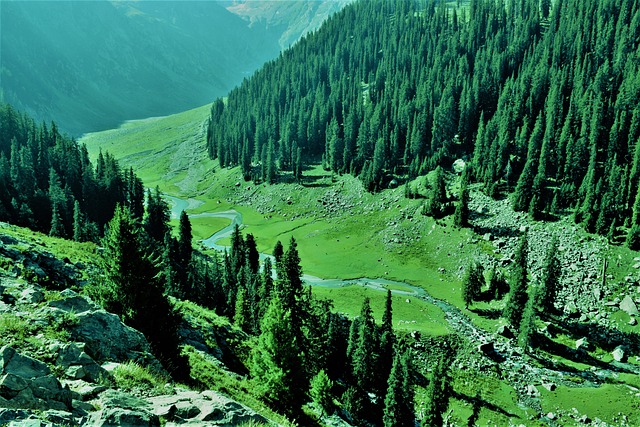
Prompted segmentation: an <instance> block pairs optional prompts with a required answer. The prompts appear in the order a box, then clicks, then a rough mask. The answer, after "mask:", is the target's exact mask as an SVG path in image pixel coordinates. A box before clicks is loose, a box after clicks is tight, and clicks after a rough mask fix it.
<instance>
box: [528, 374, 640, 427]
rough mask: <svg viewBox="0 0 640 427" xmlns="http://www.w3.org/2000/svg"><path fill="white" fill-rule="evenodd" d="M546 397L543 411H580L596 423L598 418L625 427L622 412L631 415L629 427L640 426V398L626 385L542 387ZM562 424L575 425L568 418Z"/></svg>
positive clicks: (543, 398) (628, 421)
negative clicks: (573, 409)
mask: <svg viewBox="0 0 640 427" xmlns="http://www.w3.org/2000/svg"><path fill="white" fill-rule="evenodd" d="M538 389H539V390H540V393H541V396H542V409H543V412H544V413H545V414H546V413H547V412H556V413H557V412H558V411H562V410H564V411H567V410H570V409H571V408H576V409H577V410H578V412H579V413H580V414H586V415H587V416H588V417H589V418H591V419H592V420H594V419H595V418H596V417H597V418H600V419H601V420H602V421H605V422H607V423H609V424H610V425H621V424H622V422H621V421H622V420H621V419H620V417H619V415H618V414H619V413H622V414H625V415H626V416H627V424H626V425H635V426H637V425H640V397H638V396H636V394H637V393H638V391H637V390H636V391H633V390H631V389H629V388H628V387H627V386H625V385H613V384H604V385H602V386H600V387H578V388H569V387H565V386H560V387H558V388H557V389H556V390H554V391H548V390H546V389H545V388H543V387H539V388H538ZM560 421H562V422H564V423H569V424H571V419H569V418H568V417H564V418H563V419H561V420H560Z"/></svg>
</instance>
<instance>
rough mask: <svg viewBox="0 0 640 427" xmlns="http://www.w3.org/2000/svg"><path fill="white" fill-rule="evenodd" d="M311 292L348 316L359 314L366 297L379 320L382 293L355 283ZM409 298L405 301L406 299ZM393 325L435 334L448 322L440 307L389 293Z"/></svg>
mask: <svg viewBox="0 0 640 427" xmlns="http://www.w3.org/2000/svg"><path fill="white" fill-rule="evenodd" d="M313 294H314V295H315V296H317V297H319V298H326V299H329V300H331V301H333V304H334V307H335V309H336V311H339V312H342V313H345V314H346V315H348V316H349V317H352V318H353V317H356V316H358V315H360V307H362V301H364V299H365V298H366V297H369V299H370V300H371V309H372V310H373V315H374V317H375V318H376V320H377V321H378V322H379V323H380V322H381V321H382V313H384V306H385V302H386V294H385V293H384V292H380V291H377V290H374V289H368V288H365V287H363V286H359V285H351V286H345V287H343V288H335V289H331V288H322V287H314V288H313ZM407 301H409V302H407ZM392 302H393V304H392V307H393V327H394V328H395V329H396V330H399V331H404V332H411V331H418V332H420V333H422V334H423V335H429V336H438V335H446V334H449V333H450V331H449V328H448V327H447V325H448V323H447V321H446V320H445V318H444V314H443V312H442V310H440V309H439V308H437V307H435V306H434V305H432V304H428V303H426V302H425V301H423V300H421V299H419V298H415V297H408V296H400V295H392Z"/></svg>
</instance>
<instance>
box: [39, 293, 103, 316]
mask: <svg viewBox="0 0 640 427" xmlns="http://www.w3.org/2000/svg"><path fill="white" fill-rule="evenodd" d="M60 296H61V297H62V299H59V300H56V301H51V302H49V307H53V308H57V309H59V310H62V311H66V312H73V313H76V314H79V313H84V312H86V311H95V310H98V309H99V307H98V306H97V305H95V304H94V303H92V302H89V301H88V300H87V299H86V298H84V297H82V296H80V295H79V294H78V293H77V292H74V291H72V290H71V289H65V290H64V291H62V292H60Z"/></svg>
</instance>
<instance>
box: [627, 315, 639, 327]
mask: <svg viewBox="0 0 640 427" xmlns="http://www.w3.org/2000/svg"><path fill="white" fill-rule="evenodd" d="M637 324H638V319H636V318H635V317H632V318H631V319H629V325H631V326H636V325H637Z"/></svg>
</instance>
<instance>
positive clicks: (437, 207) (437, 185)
mask: <svg viewBox="0 0 640 427" xmlns="http://www.w3.org/2000/svg"><path fill="white" fill-rule="evenodd" d="M447 209H448V206H447V190H446V185H445V181H444V172H443V171H442V168H441V167H440V166H438V167H437V168H436V170H435V173H434V176H433V183H432V185H431V190H430V191H429V196H428V198H427V201H426V203H425V205H424V214H425V215H427V216H431V217H434V218H441V217H442V216H443V215H444V214H445V213H446V211H447Z"/></svg>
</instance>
